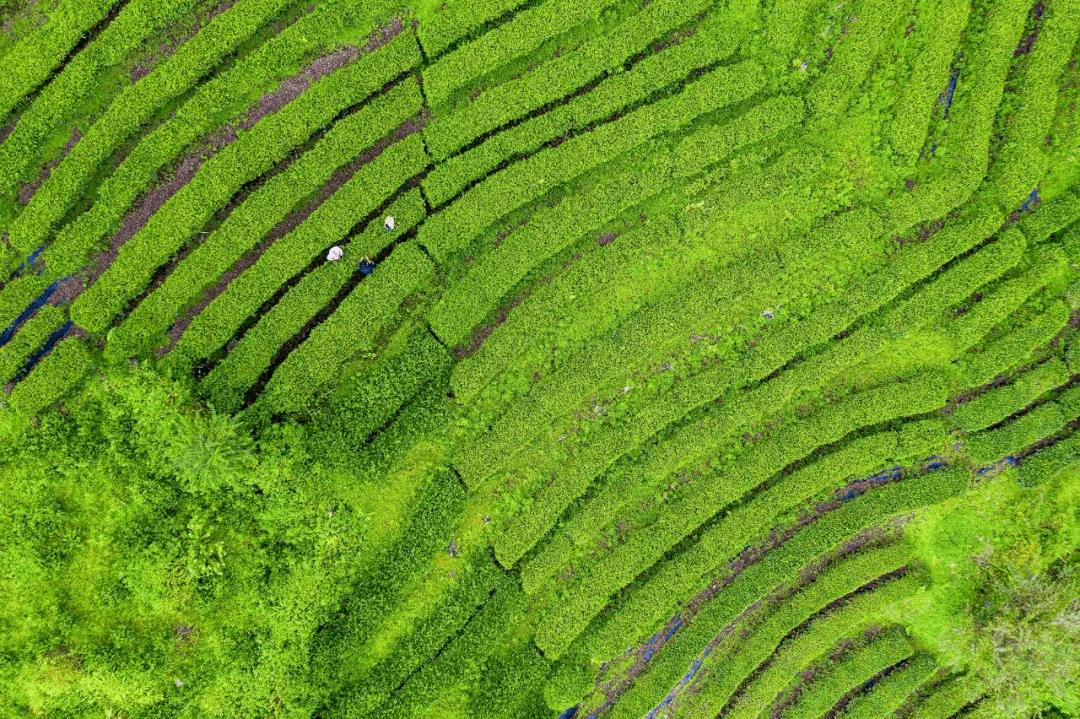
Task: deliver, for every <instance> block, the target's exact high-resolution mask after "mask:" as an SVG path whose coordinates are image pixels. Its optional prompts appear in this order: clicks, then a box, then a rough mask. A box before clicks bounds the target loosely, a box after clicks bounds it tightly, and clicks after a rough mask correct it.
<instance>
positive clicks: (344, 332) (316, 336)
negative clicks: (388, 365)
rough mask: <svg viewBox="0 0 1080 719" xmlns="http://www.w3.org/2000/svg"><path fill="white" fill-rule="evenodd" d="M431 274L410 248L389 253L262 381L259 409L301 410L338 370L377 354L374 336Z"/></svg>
mask: <svg viewBox="0 0 1080 719" xmlns="http://www.w3.org/2000/svg"><path fill="white" fill-rule="evenodd" d="M433 272H434V266H433V265H432V263H431V261H430V260H429V259H428V258H427V256H426V255H424V253H423V252H421V251H420V250H419V249H417V248H416V246H415V245H414V244H412V243H406V244H404V245H401V246H400V247H398V248H397V249H395V250H394V251H393V252H392V253H391V254H390V257H388V258H387V259H386V260H384V261H382V262H380V263H379V265H378V267H377V268H376V269H375V272H374V273H373V274H372V275H371V276H370V277H369V278H367V279H366V280H364V281H363V282H361V283H360V284H359V285H357V286H356V288H355V289H354V290H352V291H351V292H350V293H349V295H348V296H347V297H346V298H345V301H344V302H342V303H341V305H340V306H339V307H338V308H337V310H336V311H335V312H334V313H333V314H332V315H330V316H329V317H328V318H326V320H325V321H324V322H323V323H322V324H320V325H319V326H318V327H316V328H315V329H314V330H313V331H312V332H311V335H310V336H309V337H308V338H307V340H306V341H305V342H304V343H303V344H302V345H300V346H299V347H298V348H296V349H295V350H293V352H291V353H290V354H289V356H288V358H287V359H286V360H285V361H284V362H283V363H282V364H281V365H280V366H279V367H278V368H277V371H275V372H274V375H273V377H271V378H270V381H269V382H267V384H266V391H265V392H264V393H263V394H262V395H261V396H260V397H259V404H260V405H261V406H262V407H264V408H266V409H270V410H272V411H274V412H282V411H284V412H289V411H295V410H298V409H300V408H301V407H303V406H304V404H305V403H306V402H307V401H308V399H309V398H310V397H311V396H312V395H313V394H314V393H315V392H316V391H318V390H319V389H320V388H322V387H324V386H326V385H328V384H330V383H331V382H333V381H334V378H335V377H336V376H338V370H339V368H340V367H341V365H343V364H344V363H345V362H347V361H348V360H349V359H351V358H353V357H355V356H357V355H359V354H364V353H373V352H374V351H375V350H376V349H378V345H377V340H378V337H379V334H380V333H381V332H382V331H383V330H384V328H386V327H388V326H392V324H393V323H394V321H395V320H396V319H397V316H398V308H399V307H400V305H401V303H402V302H403V301H404V300H405V299H406V298H407V297H408V296H409V295H411V294H412V293H413V292H415V291H417V290H419V289H421V288H422V287H423V285H424V283H425V282H426V281H427V280H428V279H429V278H430V277H431V276H432V273H433ZM256 411H258V410H256Z"/></svg>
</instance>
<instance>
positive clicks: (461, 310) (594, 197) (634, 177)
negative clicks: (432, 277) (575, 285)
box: [430, 155, 672, 346]
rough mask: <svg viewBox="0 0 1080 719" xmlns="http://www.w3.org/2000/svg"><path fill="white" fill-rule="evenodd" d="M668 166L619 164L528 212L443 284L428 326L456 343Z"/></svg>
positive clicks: (657, 187) (647, 191)
mask: <svg viewBox="0 0 1080 719" xmlns="http://www.w3.org/2000/svg"><path fill="white" fill-rule="evenodd" d="M671 168H672V164H671V161H670V160H669V159H668V158H667V157H664V156H663V155H660V156H659V157H657V158H656V159H654V160H651V161H650V162H648V163H644V162H640V161H639V162H635V163H633V164H632V165H630V166H629V167H626V166H624V167H620V168H619V169H618V170H617V171H616V172H615V173H613V175H612V176H611V177H610V178H605V179H603V180H600V181H598V182H596V183H595V184H593V185H591V186H586V187H582V188H580V189H579V190H578V191H576V192H573V193H571V194H570V195H569V196H568V197H567V198H566V199H565V200H563V201H562V202H560V203H559V204H558V205H556V206H555V207H554V208H552V209H550V210H548V209H541V210H539V211H537V212H536V213H534V214H533V215H532V217H530V218H529V224H528V226H526V227H524V228H521V229H519V230H518V231H516V232H512V233H510V235H509V236H507V237H506V239H505V240H503V242H502V243H501V244H500V245H499V246H498V248H496V249H495V250H494V251H492V252H489V253H487V254H485V255H484V256H483V257H481V258H480V260H479V261H478V262H477V263H476V264H474V265H473V266H472V267H471V268H470V269H469V271H468V273H467V274H466V275H465V276H464V277H462V278H461V279H460V280H459V281H458V282H456V283H454V284H453V285H451V286H450V287H448V288H447V289H446V292H445V293H444V294H443V297H442V298H441V299H440V300H439V302H438V303H437V304H436V305H435V307H434V308H432V311H431V315H430V322H431V328H432V330H434V332H435V334H437V335H438V336H439V338H440V339H442V340H443V341H444V342H446V343H447V344H448V345H451V346H453V345H457V344H461V342H462V341H463V340H464V339H465V338H466V335H468V333H469V332H470V331H471V330H472V329H473V327H475V326H476V325H478V324H480V322H481V320H483V319H484V317H485V316H487V315H489V314H491V313H492V312H493V311H494V310H495V308H496V307H497V305H498V303H499V302H500V300H502V299H503V298H504V297H505V296H506V293H507V292H508V291H509V290H510V289H512V288H513V287H514V286H515V285H516V284H517V283H518V282H520V281H521V280H522V279H523V278H524V277H525V276H526V275H527V274H528V273H529V272H530V271H531V270H533V269H534V268H535V267H536V266H538V265H540V264H541V263H543V262H544V261H545V260H547V259H548V258H550V257H552V256H553V255H555V254H557V253H558V252H560V251H561V250H563V249H564V248H565V247H567V246H568V245H569V244H570V243H571V242H573V241H574V240H575V239H576V238H578V237H581V236H582V235H587V234H590V233H597V232H598V231H599V230H600V229H601V228H602V227H603V226H604V224H605V223H606V222H608V221H609V220H611V219H612V218H614V217H616V216H617V215H619V214H621V213H622V212H623V211H625V210H627V209H629V208H631V207H633V206H635V205H637V204H638V203H640V202H643V201H645V200H646V199H648V198H650V197H652V196H654V195H656V194H658V193H660V192H661V191H662V190H663V189H664V186H665V184H666V183H667V181H668V175H669V173H670V171H671ZM568 228H570V229H568Z"/></svg>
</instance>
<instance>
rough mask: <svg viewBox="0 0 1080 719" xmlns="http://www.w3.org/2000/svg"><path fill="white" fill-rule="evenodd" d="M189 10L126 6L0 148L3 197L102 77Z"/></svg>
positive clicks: (169, 1) (160, 1)
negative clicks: (39, 147)
mask: <svg viewBox="0 0 1080 719" xmlns="http://www.w3.org/2000/svg"><path fill="white" fill-rule="evenodd" d="M194 6H195V0H131V2H129V3H128V4H127V5H125V6H124V8H123V10H121V11H120V13H119V14H118V15H117V16H116V18H115V19H114V20H113V21H112V22H110V23H109V25H108V27H106V28H105V29H104V30H103V31H102V32H101V34H100V35H98V37H97V38H96V39H95V40H94V42H92V43H91V44H90V45H89V46H88V47H87V48H86V49H85V50H84V51H83V52H80V53H79V54H78V55H76V56H75V57H74V58H72V60H71V62H69V63H68V64H67V65H66V66H65V67H64V69H63V70H62V71H61V72H60V74H59V75H57V76H56V78H54V79H53V81H52V82H50V83H49V84H48V85H46V86H45V87H44V88H43V89H42V91H41V93H40V94H38V96H37V97H35V98H34V101H33V103H31V105H30V107H29V108H27V109H26V110H25V111H24V112H23V113H22V114H21V115H20V116H19V121H18V123H17V124H16V125H15V127H14V128H13V129H12V131H11V134H10V135H8V136H7V137H6V138H5V139H4V142H3V144H0V188H2V191H3V192H4V194H5V195H7V196H11V197H14V195H15V191H16V185H17V183H18V182H19V181H20V180H21V179H22V178H23V175H24V174H25V173H26V171H27V169H28V168H29V167H30V163H32V162H33V161H34V160H35V159H36V158H37V152H36V148H37V147H38V146H39V145H40V144H41V142H42V140H44V139H45V138H46V137H47V136H48V135H49V133H51V132H53V131H54V130H55V129H56V127H57V125H58V124H59V123H60V122H61V121H63V120H65V119H67V118H68V117H70V116H71V115H72V114H73V113H74V111H75V109H76V108H77V107H78V104H79V101H80V100H81V99H82V98H84V97H85V96H86V95H87V93H89V92H90V91H91V90H92V89H93V88H94V86H95V83H96V82H97V80H98V78H99V77H100V76H101V75H102V74H103V73H105V72H107V71H108V70H109V69H110V68H112V67H114V66H116V65H118V64H120V63H121V62H122V61H123V60H124V58H125V57H127V56H128V55H129V54H130V53H131V52H132V51H133V50H135V49H136V48H137V47H139V45H141V44H142V43H143V41H144V40H145V39H146V38H148V37H152V36H154V35H156V34H158V33H160V32H161V31H162V30H163V29H164V28H165V27H168V26H169V25H170V24H171V23H173V22H175V21H176V20H177V19H179V18H181V17H183V16H184V15H186V14H188V13H190V12H191V10H192V8H193V7H194ZM39 192H40V191H39ZM24 244H25V245H27V246H30V245H33V241H32V240H31V239H30V238H27V241H26V242H25V243H19V244H18V246H19V247H21V246H23V245H24ZM33 246H36V245H33ZM31 249H33V247H31Z"/></svg>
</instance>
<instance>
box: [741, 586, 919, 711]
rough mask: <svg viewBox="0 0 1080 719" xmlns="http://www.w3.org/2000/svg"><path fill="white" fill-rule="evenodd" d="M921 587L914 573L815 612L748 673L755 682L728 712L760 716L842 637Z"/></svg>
mask: <svg viewBox="0 0 1080 719" xmlns="http://www.w3.org/2000/svg"><path fill="white" fill-rule="evenodd" d="M918 589H919V583H918V580H917V579H916V578H915V577H914V576H913V575H911V574H908V575H906V576H904V577H902V578H900V579H893V580H890V581H888V582H886V583H885V584H883V585H881V586H879V587H876V588H875V589H873V590H872V591H868V592H862V593H858V594H853V595H850V596H847V597H842V598H841V599H840V600H838V602H837V603H836V604H834V605H830V606H829V607H827V608H826V610H825V611H824V612H822V613H819V614H816V615H814V616H813V617H811V618H810V619H809V620H807V621H806V622H804V623H803V624H802V625H800V626H799V627H798V628H797V631H796V633H795V634H794V635H793V636H791V637H790V638H786V639H785V640H784V641H783V642H782V643H780V644H779V646H777V647H776V648H775V649H774V652H773V654H772V655H770V656H769V657H768V658H767V659H766V660H765V661H764V662H762V663H761V664H759V665H758V667H757V673H756V674H753V675H751V676H750V677H748V678H749V680H750V681H749V682H748V683H747V684H746V686H745V687H742V688H741V690H740V691H739V692H738V693H737V694H736V695H735V697H734V698H733V700H730V701H729V704H728V705H727V706H728V707H729V708H730V711H729V712H728V713H727V714H726V716H730V717H732V719H756V717H757V716H758V715H759V714H760V712H761V710H762V707H766V706H768V705H769V704H770V703H771V702H772V701H773V700H774V699H775V698H776V697H777V696H778V695H780V694H781V693H782V692H783V691H784V690H785V689H786V688H788V687H789V686H790V683H791V682H792V680H793V679H794V678H795V677H798V676H799V675H800V674H801V673H802V672H803V671H804V670H806V669H809V668H810V667H811V666H812V665H814V664H817V663H819V662H822V661H823V660H824V659H825V657H826V655H827V654H828V653H829V652H830V651H832V650H833V648H834V647H836V646H837V645H838V644H839V643H840V642H841V641H843V640H845V639H849V638H851V637H854V636H857V635H858V634H859V633H861V632H864V631H866V630H867V629H869V628H870V627H872V626H875V625H878V624H880V623H881V621H882V612H881V608H882V607H883V606H888V605H889V604H891V603H893V602H898V601H902V600H903V599H904V598H905V597H906V596H908V595H909V594H912V593H913V592H915V591H917V590H918Z"/></svg>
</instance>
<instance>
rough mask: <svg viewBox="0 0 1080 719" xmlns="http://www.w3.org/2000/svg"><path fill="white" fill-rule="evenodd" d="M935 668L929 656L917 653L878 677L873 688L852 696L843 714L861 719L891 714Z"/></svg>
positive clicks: (934, 663) (854, 718) (932, 658)
mask: <svg viewBox="0 0 1080 719" xmlns="http://www.w3.org/2000/svg"><path fill="white" fill-rule="evenodd" d="M936 668H937V664H936V662H935V661H934V657H933V656H932V655H930V654H916V655H915V656H914V657H912V658H911V660H910V661H909V662H907V663H905V664H902V665H901V666H900V667H898V668H897V669H896V670H895V671H893V672H891V673H890V674H889V675H888V676H886V677H884V678H882V679H881V680H879V681H878V683H877V684H875V685H874V687H873V688H872V689H870V690H869V691H865V692H863V693H862V694H859V695H858V696H857V697H855V699H854V700H853V701H852V702H851V703H850V704H848V705H847V708H846V709H845V710H844V713H843V715H842V716H845V717H850V718H851V719H862V718H863V717H882V716H890V715H893V714H894V713H895V712H896V711H897V710H898V709H899V708H900V707H901V706H902V705H903V703H904V700H905V699H907V697H908V696H910V695H911V694H912V692H914V691H915V690H917V689H918V688H919V686H920V685H921V684H922V683H923V682H924V681H925V680H927V679H928V678H929V677H931V676H932V675H933V673H934V671H935V669H936Z"/></svg>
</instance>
